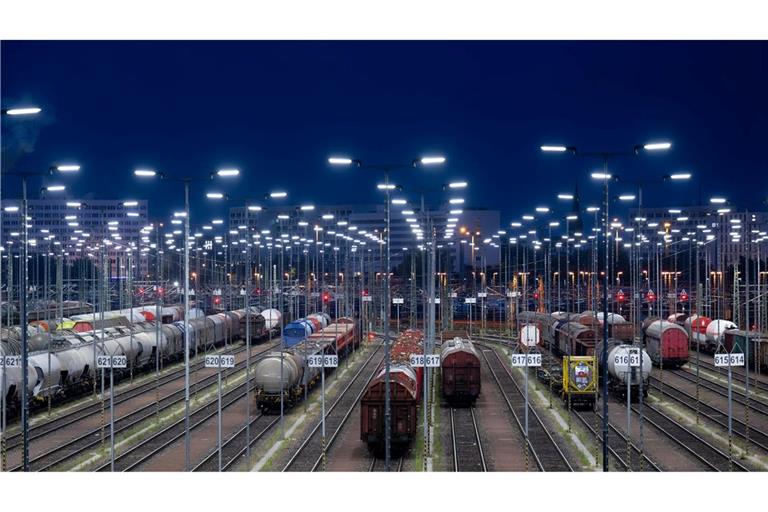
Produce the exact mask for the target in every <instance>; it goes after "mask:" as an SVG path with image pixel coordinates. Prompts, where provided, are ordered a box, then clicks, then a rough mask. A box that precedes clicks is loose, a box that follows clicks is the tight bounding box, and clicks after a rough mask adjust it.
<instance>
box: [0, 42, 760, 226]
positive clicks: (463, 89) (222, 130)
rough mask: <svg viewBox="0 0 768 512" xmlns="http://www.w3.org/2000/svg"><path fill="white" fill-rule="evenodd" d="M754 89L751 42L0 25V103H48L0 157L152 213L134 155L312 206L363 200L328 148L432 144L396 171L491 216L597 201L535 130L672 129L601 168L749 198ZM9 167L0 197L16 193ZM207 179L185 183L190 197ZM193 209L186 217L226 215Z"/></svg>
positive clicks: (672, 190)
mask: <svg viewBox="0 0 768 512" xmlns="http://www.w3.org/2000/svg"><path fill="white" fill-rule="evenodd" d="M766 91H768V44H766V43H764V42H755V43H752V42H669V43H667V42H7V41H6V42H3V43H2V105H3V107H4V108H7V107H10V106H14V105H16V104H21V103H31V104H36V105H39V106H41V107H43V108H44V109H45V115H44V116H43V117H42V118H39V119H36V120H34V121H24V122H21V121H17V120H11V119H8V118H7V117H6V118H5V119H4V120H3V121H4V127H3V136H4V139H3V150H4V151H3V156H4V169H5V170H12V169H15V170H30V169H43V168H47V166H48V165H49V164H50V163H52V162H59V161H66V160H70V159H71V160H73V161H77V162H79V163H81V165H82V166H83V168H82V172H81V175H80V176H79V177H77V178H70V179H68V180H67V182H68V184H70V185H71V189H72V191H71V192H70V194H71V195H73V196H80V197H83V196H86V195H87V194H92V195H95V196H98V197H106V198H128V197H132V198H136V197H139V198H148V199H150V201H151V204H150V208H151V212H152V213H153V214H155V215H157V214H162V215H166V214H167V213H169V212H171V211H172V210H174V209H178V207H179V206H180V205H181V201H182V197H181V195H180V193H179V192H178V191H177V189H174V188H172V186H171V185H170V184H160V183H155V184H141V183H139V182H138V181H137V179H136V178H134V177H133V176H132V170H133V169H134V168H136V167H137V166H146V167H152V168H156V169H158V170H162V171H165V172H167V173H169V174H175V175H191V176H199V177H203V176H206V175H207V174H208V173H209V172H210V171H212V170H214V169H216V168H217V167H219V166H223V165H234V166H237V167H239V168H240V169H241V170H242V172H243V173H244V175H243V177H241V178H240V179H239V181H238V182H237V184H236V185H235V183H233V184H232V185H229V186H221V187H216V188H219V189H221V190H225V191H230V192H232V193H233V194H237V193H243V194H244V193H248V194H253V195H260V194H263V193H265V192H268V191H269V190H271V189H274V188H278V187H280V188H285V189H287V190H288V191H289V192H290V193H291V195H292V198H293V199H294V200H295V201H312V202H314V203H315V204H318V205H319V204H328V203H332V202H361V201H370V200H373V199H375V198H377V197H378V196H377V192H376V191H375V187H374V184H375V183H376V182H377V181H379V180H378V178H377V177H376V176H372V175H368V176H366V175H360V174H353V172H354V171H351V170H346V171H342V170H339V169H332V168H330V167H328V166H327V165H326V163H325V159H326V158H327V157H328V156H329V155H331V154H346V155H350V156H357V157H359V158H362V159H365V160H368V161H371V162H400V161H403V162H408V161H410V160H411V158H413V157H415V156H419V155H422V154H427V153H441V154H444V155H445V156H447V158H448V164H447V165H446V166H445V167H444V168H443V169H440V170H438V169H434V170H429V171H427V170H424V169H416V170H408V171H404V172H402V173H401V174H400V175H399V176H397V177H395V178H394V180H395V181H397V182H398V183H402V184H403V185H405V186H407V187H410V188H419V187H425V186H432V185H439V184H441V183H444V182H447V181H449V180H451V179H453V178H466V179H467V180H468V181H469V182H470V184H471V192H469V193H468V194H467V197H468V198H469V202H470V203H471V204H472V205H475V206H487V207H491V208H499V209H501V210H502V220H503V222H505V223H506V222H508V221H509V220H512V218H513V217H515V218H516V217H519V215H520V214H522V213H524V212H527V211H530V210H532V209H533V207H534V206H536V205H537V204H542V203H546V204H548V205H549V206H553V205H554V204H555V203H556V200H555V195H556V194H557V192H563V191H572V190H573V187H574V185H575V183H576V181H577V180H578V181H579V186H580V189H581V192H582V198H583V199H582V201H583V204H584V205H586V204H587V203H589V202H591V201H596V200H597V198H598V187H597V186H596V185H594V184H592V183H590V181H589V178H588V174H589V171H591V170H592V169H593V168H596V167H598V166H599V165H598V162H595V163H594V165H593V163H592V162H591V161H589V160H584V159H573V158H568V157H566V156H562V155H559V156H558V155H542V154H541V153H540V152H539V150H538V147H539V145H540V144H542V143H555V142H557V143H569V144H574V145H576V146H578V147H580V148H584V149H585V150H589V149H604V148H609V149H613V148H616V149H623V148H627V149H629V148H631V147H632V145H633V144H635V143H639V142H645V141H649V140H654V139H669V140H671V141H673V143H674V146H673V149H672V151H670V152H668V153H667V154H665V155H654V156H650V155H648V156H643V157H640V158H633V159H626V160H620V161H617V162H616V163H615V165H613V166H612V170H613V172H615V173H617V174H619V175H621V176H624V177H628V178H633V179H636V178H648V177H658V176H662V175H663V174H666V173H669V172H675V171H683V170H685V171H690V172H693V173H694V174H695V176H696V179H697V180H701V183H702V184H703V195H704V198H705V200H706V199H708V198H709V197H710V196H711V195H712V194H713V193H715V192H716V193H718V194H722V195H725V196H726V197H728V198H729V199H730V200H732V201H733V202H734V203H736V204H738V205H739V206H741V207H749V208H753V209H755V208H766V207H765V206H761V201H763V200H764V199H765V198H766V197H768V94H766ZM36 127H39V130H37V128H36ZM29 150H31V151H29ZM406 175H407V177H406ZM6 183H7V184H8V185H7V188H4V189H3V195H4V196H6V197H8V196H11V195H13V196H17V195H18V192H17V190H18V185H17V184H16V183H15V182H13V181H6ZM698 186H699V185H698V182H694V183H693V184H689V185H680V184H676V185H660V186H649V187H647V188H646V189H645V191H644V202H645V204H647V205H666V204H672V203H674V204H691V203H692V202H695V201H696V197H697V194H698ZM210 188H212V187H211V186H210V185H209V184H200V185H197V186H196V189H195V190H193V194H192V196H193V200H194V201H196V202H202V197H203V193H204V191H205V190H206V189H210ZM629 188H631V187H621V186H619V187H617V189H616V191H617V192H620V191H624V190H626V189H629ZM672 194H675V195H677V194H680V195H683V196H684V197H683V198H680V199H674V198H672V197H670V196H671V195H672ZM206 208H207V210H206V211H205V212H204V213H203V214H201V216H200V217H198V220H200V221H202V220H207V219H204V218H202V217H208V218H210V216H211V215H214V214H219V215H220V214H221V213H223V208H221V207H210V206H208V207H206ZM563 211H565V208H563Z"/></svg>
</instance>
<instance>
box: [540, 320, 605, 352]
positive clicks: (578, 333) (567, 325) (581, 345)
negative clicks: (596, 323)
mask: <svg viewBox="0 0 768 512" xmlns="http://www.w3.org/2000/svg"><path fill="white" fill-rule="evenodd" d="M596 341H597V335H596V333H595V331H594V329H591V328H589V327H587V326H585V325H582V324H579V323H576V322H558V323H557V324H556V325H555V328H554V340H553V344H552V346H551V348H552V349H553V351H554V352H555V353H557V354H560V355H572V356H591V355H594V354H595V343H596Z"/></svg>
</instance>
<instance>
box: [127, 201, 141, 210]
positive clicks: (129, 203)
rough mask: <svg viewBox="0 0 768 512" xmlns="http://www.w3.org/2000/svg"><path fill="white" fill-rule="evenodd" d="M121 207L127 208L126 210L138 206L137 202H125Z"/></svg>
mask: <svg viewBox="0 0 768 512" xmlns="http://www.w3.org/2000/svg"><path fill="white" fill-rule="evenodd" d="M123 206H127V207H128V208H133V207H134V206H139V202H138V201H125V202H123Z"/></svg>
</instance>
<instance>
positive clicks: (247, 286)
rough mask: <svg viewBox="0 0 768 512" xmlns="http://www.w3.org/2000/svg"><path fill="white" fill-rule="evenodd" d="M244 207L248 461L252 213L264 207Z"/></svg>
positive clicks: (211, 195) (216, 195)
mask: <svg viewBox="0 0 768 512" xmlns="http://www.w3.org/2000/svg"><path fill="white" fill-rule="evenodd" d="M206 197H207V198H208V199H213V200H219V199H230V198H229V196H226V195H224V194H220V193H217V192H208V193H207V194H206ZM238 201H239V202H242V203H243V205H244V215H245V233H246V235H245V272H244V277H245V346H246V350H245V351H246V357H245V383H246V384H245V403H246V405H245V407H246V409H245V450H246V456H245V458H246V461H250V460H251V294H252V277H253V273H252V272H251V244H252V243H253V239H252V237H251V234H250V233H251V219H250V216H249V213H250V212H254V213H256V214H258V212H260V211H261V210H262V207H261V206H259V205H256V204H249V203H250V202H251V201H252V198H241V199H239V200H238ZM230 307H231V305H230Z"/></svg>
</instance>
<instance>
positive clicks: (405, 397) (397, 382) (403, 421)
mask: <svg viewBox="0 0 768 512" xmlns="http://www.w3.org/2000/svg"><path fill="white" fill-rule="evenodd" d="M423 339H424V334H423V333H422V332H421V331H418V330H407V331H405V332H403V333H402V334H400V336H398V337H397V339H396V340H395V341H394V343H393V344H392V347H391V350H390V388H389V389H390V394H389V396H390V407H391V409H390V414H391V417H390V421H391V423H390V426H391V430H390V446H391V447H392V448H393V449H395V450H397V449H402V448H404V447H406V446H407V445H409V444H410V443H411V442H412V441H413V439H414V438H415V437H416V421H417V408H418V402H419V397H420V395H421V383H422V378H423V377H422V372H423V368H421V367H419V368H414V367H412V366H411V363H410V357H411V354H421V353H422V350H423V349H422V342H423ZM385 385H386V384H385V375H384V363H382V365H381V366H380V367H379V369H378V370H377V371H376V375H375V376H374V378H373V379H372V380H371V382H370V383H369V384H368V386H367V387H366V389H365V392H364V393H363V397H362V400H361V402H360V439H361V440H362V441H363V442H364V443H366V444H367V445H368V449H369V450H371V451H373V452H375V453H380V452H381V450H382V448H383V447H384V444H385V439H384V395H385V391H386V387H385Z"/></svg>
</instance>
